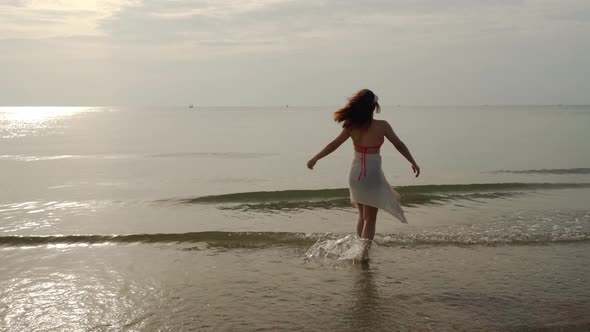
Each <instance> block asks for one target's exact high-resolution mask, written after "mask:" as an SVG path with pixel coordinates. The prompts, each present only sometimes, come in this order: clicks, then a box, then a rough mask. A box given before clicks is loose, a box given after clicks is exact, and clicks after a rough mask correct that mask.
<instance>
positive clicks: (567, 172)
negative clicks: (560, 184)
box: [492, 168, 590, 175]
mask: <svg viewBox="0 0 590 332" xmlns="http://www.w3.org/2000/svg"><path fill="white" fill-rule="evenodd" d="M492 173H512V174H552V175H570V174H590V168H542V169H523V170H499V171H493V172H492Z"/></svg>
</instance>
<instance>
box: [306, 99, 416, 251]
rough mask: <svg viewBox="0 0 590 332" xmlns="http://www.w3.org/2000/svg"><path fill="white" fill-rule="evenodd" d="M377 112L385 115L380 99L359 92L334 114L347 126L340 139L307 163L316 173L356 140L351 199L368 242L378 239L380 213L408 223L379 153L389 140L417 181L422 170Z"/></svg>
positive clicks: (360, 232) (360, 233) (350, 178)
mask: <svg viewBox="0 0 590 332" xmlns="http://www.w3.org/2000/svg"><path fill="white" fill-rule="evenodd" d="M375 111H377V113H379V112H380V111H381V107H380V106H379V103H378V102H377V96H376V95H375V94H374V93H373V92H372V91H371V90H367V89H364V90H361V91H359V92H357V93H356V94H355V95H354V96H352V97H351V98H350V99H349V101H348V104H346V106H344V107H343V108H341V109H340V110H339V111H337V112H335V113H334V120H335V121H336V122H338V123H343V125H342V127H343V129H342V132H341V133H340V135H338V137H336V139H334V140H333V141H332V142H330V143H329V144H328V145H327V146H326V147H325V148H324V149H323V150H322V151H320V153H318V154H317V155H316V156H315V157H313V158H311V159H310V160H309V161H308V162H307V167H308V168H309V169H313V167H314V166H315V164H316V163H317V161H318V160H320V159H322V158H324V157H325V156H327V155H329V154H330V153H332V152H334V151H335V150H336V149H338V147H339V146H340V145H342V143H344V142H345V141H346V140H348V138H349V137H352V141H353V143H354V150H355V153H354V159H353V161H352V167H351V169H350V176H349V179H348V181H349V186H350V199H351V201H352V203H353V205H356V207H357V208H358V210H359V219H358V223H357V226H356V233H357V235H358V236H359V237H360V238H362V239H367V240H373V237H374V236H375V223H376V222H377V211H379V209H382V210H385V211H387V212H389V213H390V214H392V215H393V216H394V217H396V218H398V219H399V220H400V221H401V222H403V223H406V218H405V216H404V212H403V210H402V209H401V207H400V204H399V201H398V197H399V194H397V192H395V191H394V190H393V189H392V188H391V186H390V185H389V183H387V180H386V179H385V175H384V174H383V171H382V170H381V156H380V155H379V149H380V148H381V145H382V144H383V142H384V141H385V137H387V139H388V140H389V141H390V142H391V143H392V144H393V146H394V147H395V148H396V149H397V150H398V151H399V152H400V153H401V154H402V155H403V156H404V157H405V158H406V159H407V160H408V161H409V162H410V163H411V164H412V170H413V171H414V173H415V174H416V177H418V175H420V167H418V165H417V164H416V161H414V158H413V157H412V154H411V153H410V151H409V150H408V148H407V147H406V145H405V144H404V143H403V142H402V141H401V140H400V139H399V138H398V137H397V135H396V134H395V133H394V132H393V129H392V128H391V126H390V125H389V123H387V121H384V120H375V119H373V113H374V112H375ZM368 242H369V243H370V241H368ZM366 249H368V248H367V247H366Z"/></svg>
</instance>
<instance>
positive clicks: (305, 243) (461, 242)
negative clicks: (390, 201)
mask: <svg viewBox="0 0 590 332" xmlns="http://www.w3.org/2000/svg"><path fill="white" fill-rule="evenodd" d="M342 236H343V235H339V234H332V233H289V232H192V233H165V234H128V235H48V236H42V235H39V236H16V235H15V236H0V247H31V246H33V247H34V246H52V245H98V244H133V243H140V244H158V243H159V244H183V243H188V244H190V243H202V244H205V245H207V246H208V247H223V248H263V247H271V246H296V247H309V246H311V245H313V244H315V243H319V242H325V241H330V240H340V239H342ZM346 237H349V236H345V238H346ZM588 241H590V233H588V232H582V231H577V230H575V229H570V230H565V231H563V232H559V233H556V232H551V233H543V234H530V233H514V234H497V233H494V234H489V233H486V232H482V233H463V232H458V233H441V232H424V233H417V234H414V233H397V234H386V235H381V236H376V237H375V242H376V243H377V244H378V245H379V246H384V247H399V246H473V245H483V246H497V245H543V244H553V243H570V242H588Z"/></svg>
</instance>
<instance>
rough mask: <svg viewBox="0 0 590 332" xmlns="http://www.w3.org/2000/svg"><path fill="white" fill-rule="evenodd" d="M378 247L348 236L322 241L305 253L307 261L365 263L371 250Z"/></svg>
mask: <svg viewBox="0 0 590 332" xmlns="http://www.w3.org/2000/svg"><path fill="white" fill-rule="evenodd" d="M373 247H376V243H375V242H374V241H371V240H368V239H362V238H359V237H358V236H356V235H347V236H345V237H342V238H337V239H323V240H322V239H320V240H318V241H317V242H316V243H314V245H313V246H311V248H309V249H308V250H307V252H306V253H305V258H306V260H314V259H324V260H327V259H335V260H336V261H339V262H340V261H364V260H367V259H368V257H369V249H370V248H373Z"/></svg>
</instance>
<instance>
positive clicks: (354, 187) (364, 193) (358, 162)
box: [348, 152, 407, 223]
mask: <svg viewBox="0 0 590 332" xmlns="http://www.w3.org/2000/svg"><path fill="white" fill-rule="evenodd" d="M348 182H349V187H350V200H351V202H352V204H353V205H355V206H356V203H360V204H363V205H368V206H372V207H376V208H378V209H381V210H384V211H387V212H388V213H390V214H391V215H392V216H394V217H396V218H397V219H399V221H401V222H402V223H407V220H406V217H405V216H404V211H403V210H402V208H401V205H400V202H399V194H398V193H397V192H396V191H395V190H393V188H392V187H391V186H390V185H389V183H388V182H387V180H386V179H385V175H384V174H383V170H382V169H381V155H379V154H365V156H364V158H363V154H362V153H359V152H355V153H354V159H353V161H352V166H351V168H350V175H349V179H348Z"/></svg>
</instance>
